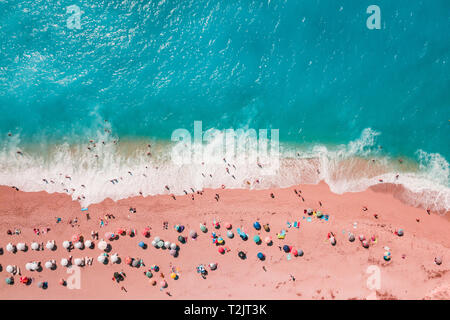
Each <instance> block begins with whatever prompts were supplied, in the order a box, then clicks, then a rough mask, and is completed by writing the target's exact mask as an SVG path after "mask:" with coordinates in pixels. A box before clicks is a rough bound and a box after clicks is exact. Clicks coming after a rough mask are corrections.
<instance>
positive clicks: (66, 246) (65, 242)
mask: <svg viewBox="0 0 450 320" xmlns="http://www.w3.org/2000/svg"><path fill="white" fill-rule="evenodd" d="M62 245H63V248H64V249H69V248H70V241H67V240H65V241H63V244H62Z"/></svg>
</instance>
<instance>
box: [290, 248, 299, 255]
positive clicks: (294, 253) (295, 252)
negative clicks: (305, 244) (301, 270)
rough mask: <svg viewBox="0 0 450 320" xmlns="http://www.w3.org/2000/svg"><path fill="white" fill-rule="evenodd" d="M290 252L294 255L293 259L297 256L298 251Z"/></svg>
mask: <svg viewBox="0 0 450 320" xmlns="http://www.w3.org/2000/svg"><path fill="white" fill-rule="evenodd" d="M291 252H292V254H293V255H294V257H296V256H298V251H297V250H296V249H293V250H292V251H291Z"/></svg>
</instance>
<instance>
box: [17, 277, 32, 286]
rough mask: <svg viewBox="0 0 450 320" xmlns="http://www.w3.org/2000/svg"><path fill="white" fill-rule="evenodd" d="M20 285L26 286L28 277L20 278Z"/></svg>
mask: <svg viewBox="0 0 450 320" xmlns="http://www.w3.org/2000/svg"><path fill="white" fill-rule="evenodd" d="M19 280H20V283H23V284H28V282H29V281H30V279H29V278H28V277H20V279H19Z"/></svg>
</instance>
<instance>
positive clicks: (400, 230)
mask: <svg viewBox="0 0 450 320" xmlns="http://www.w3.org/2000/svg"><path fill="white" fill-rule="evenodd" d="M403 234H404V233H403V229H398V231H397V235H398V236H399V237H403Z"/></svg>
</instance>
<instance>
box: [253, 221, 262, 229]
mask: <svg viewBox="0 0 450 320" xmlns="http://www.w3.org/2000/svg"><path fill="white" fill-rule="evenodd" d="M253 227H254V228H255V229H256V230H261V225H260V224H259V222H258V221H255V223H253Z"/></svg>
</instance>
